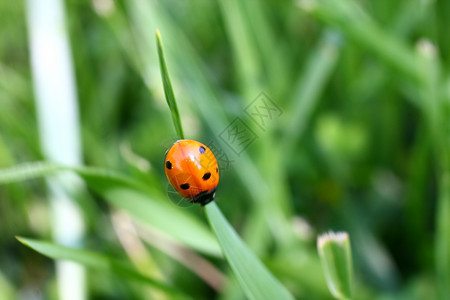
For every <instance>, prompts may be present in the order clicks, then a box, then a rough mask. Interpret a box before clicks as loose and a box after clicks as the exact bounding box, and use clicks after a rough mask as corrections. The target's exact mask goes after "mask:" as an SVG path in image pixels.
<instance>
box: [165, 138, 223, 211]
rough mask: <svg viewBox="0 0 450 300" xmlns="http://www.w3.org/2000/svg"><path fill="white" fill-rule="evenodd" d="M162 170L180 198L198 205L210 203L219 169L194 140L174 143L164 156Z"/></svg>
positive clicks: (205, 148) (210, 155)
mask: <svg viewBox="0 0 450 300" xmlns="http://www.w3.org/2000/svg"><path fill="white" fill-rule="evenodd" d="M164 171H165V173H166V177H167V180H169V182H170V184H171V185H172V186H173V187H174V188H175V189H176V190H177V192H178V194H180V195H181V196H182V197H184V198H186V199H188V200H189V201H191V202H194V203H200V204H201V205H205V204H207V203H209V202H211V201H212V200H214V195H215V192H216V188H217V184H218V183H219V166H218V164H217V160H216V157H215V156H214V154H213V153H212V151H211V150H210V149H209V148H208V147H206V146H205V145H204V144H202V143H200V142H197V141H194V140H178V141H176V142H175V143H174V144H173V145H172V147H170V149H169V150H168V151H167V153H166V158H165V162H164Z"/></svg>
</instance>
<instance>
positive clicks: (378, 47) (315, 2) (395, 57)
mask: <svg viewBox="0 0 450 300" xmlns="http://www.w3.org/2000/svg"><path fill="white" fill-rule="evenodd" d="M299 5H300V8H302V9H303V10H304V11H306V12H307V13H310V14H312V15H313V16H314V17H316V18H317V19H319V20H321V21H323V22H325V23H327V24H328V25H330V26H333V27H336V28H337V29H339V31H340V32H342V33H343V35H344V36H347V37H349V38H350V39H351V40H353V41H355V42H356V43H358V44H359V45H361V46H362V47H364V48H366V49H367V50H369V51H371V52H372V53H374V54H375V55H377V56H378V57H379V58H380V59H381V60H383V61H384V62H386V64H387V65H390V66H391V67H392V68H394V69H396V70H398V71H399V72H401V73H403V74H404V75H406V76H407V77H409V78H410V79H412V80H413V81H415V82H416V83H417V82H418V83H423V82H424V79H425V78H424V76H423V74H422V72H421V67H422V63H420V60H418V59H417V57H416V55H415V54H414V52H413V51H412V49H411V48H409V47H408V46H407V45H405V44H404V43H402V42H401V41H400V40H398V39H396V38H395V37H393V36H392V35H391V34H389V33H387V32H385V31H384V30H382V29H381V27H379V26H378V25H377V24H376V23H375V22H374V21H373V20H372V19H371V18H370V17H369V16H368V15H367V14H365V13H364V12H363V10H362V9H361V8H360V7H358V5H357V4H356V3H355V1H353V0H341V1H334V0H302V1H300V2H299Z"/></svg>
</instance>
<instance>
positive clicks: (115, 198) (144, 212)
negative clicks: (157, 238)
mask: <svg viewBox="0 0 450 300" xmlns="http://www.w3.org/2000/svg"><path fill="white" fill-rule="evenodd" d="M59 171H72V172H75V173H77V174H78V175H79V176H80V177H81V178H83V180H84V181H85V183H86V184H87V185H88V186H89V187H90V188H91V189H93V190H94V191H95V192H97V193H99V194H100V195H102V196H103V197H104V198H105V200H107V201H108V202H109V203H111V204H112V205H113V206H115V207H116V208H119V209H123V210H124V211H127V212H128V213H130V214H131V215H132V216H133V217H135V218H136V219H139V220H140V221H142V223H144V224H147V225H150V226H152V227H154V228H156V229H158V230H159V231H161V232H163V233H164V234H167V235H168V236H170V237H172V238H174V239H176V240H177V241H179V242H181V243H182V244H184V245H186V246H188V247H190V248H191V249H194V250H197V251H199V252H201V253H204V254H208V255H212V256H216V257H221V256H222V252H221V250H220V247H219V244H218V243H217V240H216V238H215V237H214V235H213V234H212V233H211V231H210V230H209V229H208V227H207V226H206V225H205V224H204V223H202V222H201V221H200V220H199V219H198V218H196V217H195V216H194V215H192V214H189V213H188V212H187V211H183V210H181V209H179V207H176V206H174V205H172V204H171V203H170V202H169V201H168V200H167V199H166V198H165V196H164V194H162V193H161V192H160V191H158V190H155V189H153V188H151V187H149V186H146V185H144V184H142V183H141V182H139V181H136V180H134V179H133V178H131V177H128V176H126V175H123V174H120V173H118V172H114V171H111V170H105V169H99V168H88V167H76V168H71V167H67V166H62V165H58V164H54V163H49V162H36V163H28V164H23V165H18V166H15V167H12V168H9V169H0V185H1V184H7V183H13V182H20V181H24V180H27V179H32V178H40V177H45V176H47V175H53V174H55V173H57V172H59Z"/></svg>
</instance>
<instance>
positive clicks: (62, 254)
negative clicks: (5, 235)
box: [16, 237, 188, 299]
mask: <svg viewBox="0 0 450 300" xmlns="http://www.w3.org/2000/svg"><path fill="white" fill-rule="evenodd" d="M16 238H17V240H18V241H19V242H21V243H22V244H24V245H25V246H27V247H29V248H31V249H33V250H34V251H36V252H38V253H40V254H42V255H45V256H47V257H49V258H52V259H55V260H68V261H73V262H76V263H79V264H82V265H84V266H86V267H89V268H92V269H96V270H99V271H106V272H108V273H113V274H114V275H116V276H120V277H122V278H125V279H129V280H135V281H139V282H141V283H145V284H148V285H151V286H153V287H154V288H157V289H159V290H161V291H164V292H166V293H167V294H169V295H171V296H177V298H178V299H180V298H183V299H186V298H188V297H187V296H185V295H184V294H183V293H182V292H181V291H179V290H178V289H176V288H175V287H173V286H170V285H168V284H166V283H164V282H161V281H159V280H156V279H154V278H151V277H148V276H144V275H142V274H140V273H138V272H136V271H135V270H134V269H133V268H132V267H131V266H129V265H128V264H126V263H124V262H122V261H119V260H116V259H114V258H111V257H109V256H106V255H104V254H100V253H96V252H93V251H88V250H84V249H76V248H70V247H65V246H61V245H56V244H52V243H49V242H44V241H38V240H33V239H28V238H24V237H16Z"/></svg>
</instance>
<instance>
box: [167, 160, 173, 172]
mask: <svg viewBox="0 0 450 300" xmlns="http://www.w3.org/2000/svg"><path fill="white" fill-rule="evenodd" d="M166 168H167V169H169V170H170V169H172V163H171V162H170V161H166Z"/></svg>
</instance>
